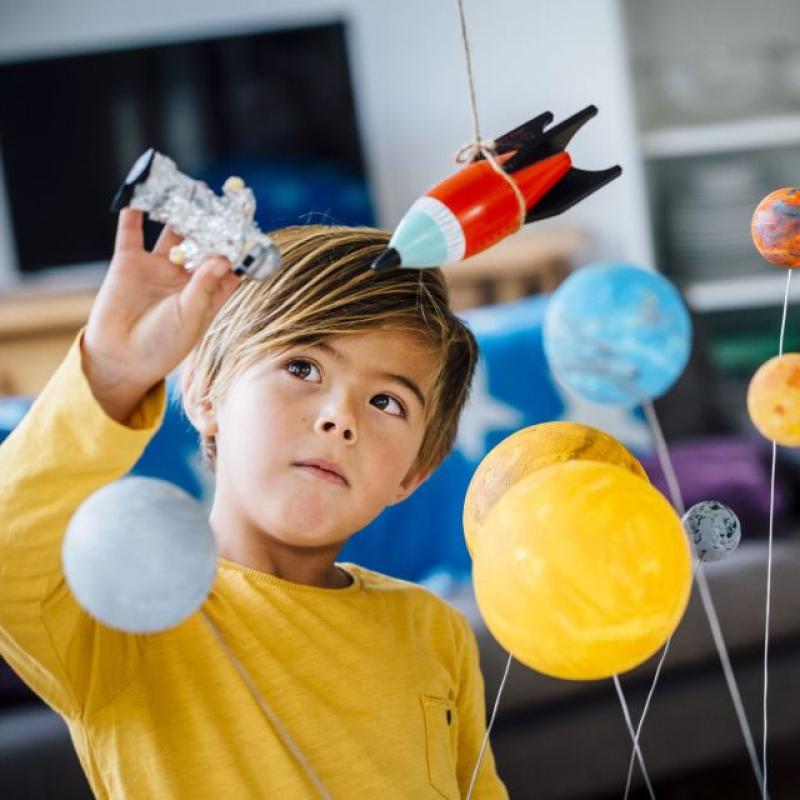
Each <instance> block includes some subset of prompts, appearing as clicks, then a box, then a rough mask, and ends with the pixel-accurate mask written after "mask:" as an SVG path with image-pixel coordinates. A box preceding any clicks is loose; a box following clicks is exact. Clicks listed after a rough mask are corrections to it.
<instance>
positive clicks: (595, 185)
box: [525, 166, 622, 224]
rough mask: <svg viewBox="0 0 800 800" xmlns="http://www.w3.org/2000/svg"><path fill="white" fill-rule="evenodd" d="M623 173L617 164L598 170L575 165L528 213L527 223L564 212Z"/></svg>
mask: <svg viewBox="0 0 800 800" xmlns="http://www.w3.org/2000/svg"><path fill="white" fill-rule="evenodd" d="M621 174H622V167H620V166H615V167H609V168H608V169H603V170H599V171H598V172H589V171H587V170H585V169H575V167H573V168H572V169H571V170H570V171H569V172H568V173H567V174H566V175H565V176H564V177H563V178H562V179H561V180H560V181H559V182H558V183H557V184H556V186H555V187H554V188H553V189H552V191H550V192H548V193H547V194H546V195H545V196H544V197H543V198H542V199H541V200H540V201H539V202H538V203H537V204H536V205H535V206H534V207H533V208H532V209H531V210H530V211H529V212H528V214H527V216H526V217H525V223H526V224H527V223H529V222H535V221H536V220H539V219H547V217H555V216H556V215H558V214H563V213H564V212H565V211H566V210H567V209H568V208H572V206H574V205H575V204H576V203H578V202H580V201H581V200H583V199H584V197H588V196H589V195H590V194H592V192H596V191H597V190H598V189H599V188H600V187H601V186H605V185H606V184H607V183H610V182H611V181H613V180H614V178H618V177H619V176H620V175H621Z"/></svg>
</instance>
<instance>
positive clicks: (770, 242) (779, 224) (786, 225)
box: [751, 187, 800, 267]
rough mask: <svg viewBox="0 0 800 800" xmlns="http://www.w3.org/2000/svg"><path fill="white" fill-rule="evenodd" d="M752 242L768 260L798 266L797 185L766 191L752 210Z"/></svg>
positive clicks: (799, 215) (799, 212)
mask: <svg viewBox="0 0 800 800" xmlns="http://www.w3.org/2000/svg"><path fill="white" fill-rule="evenodd" d="M751 232H752V235H753V243H754V244H755V246H756V249H757V250H758V252H759V253H761V255H762V256H763V257H764V258H765V259H766V260H767V261H769V262H771V263H773V264H777V265H778V266H780V267H798V266H800V189H795V188H792V187H787V188H785V189H778V190H776V191H774V192H772V193H771V194H768V195H767V196H766V197H765V198H764V199H763V200H762V201H761V202H760V203H759V204H758V207H757V208H756V210H755V213H754V214H753V222H752V225H751Z"/></svg>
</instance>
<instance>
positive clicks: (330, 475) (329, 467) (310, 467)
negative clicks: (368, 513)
mask: <svg viewBox="0 0 800 800" xmlns="http://www.w3.org/2000/svg"><path fill="white" fill-rule="evenodd" d="M294 466H295V467H300V468H301V469H303V470H306V471H307V472H309V473H310V474H312V475H316V476H317V477H318V478H321V479H322V480H325V481H329V482H330V483H337V484H339V485H340V486H349V485H350V482H349V481H348V480H347V478H345V476H344V474H343V473H342V470H341V469H340V468H339V467H338V466H337V465H336V464H334V463H333V462H332V461H324V460H322V459H318V458H314V459H311V460H310V461H298V462H296V463H295V464H294Z"/></svg>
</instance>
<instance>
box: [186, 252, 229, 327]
mask: <svg viewBox="0 0 800 800" xmlns="http://www.w3.org/2000/svg"><path fill="white" fill-rule="evenodd" d="M238 285H239V278H237V277H236V275H234V273H233V272H232V271H231V268H230V262H229V261H228V260H227V259H226V258H223V257H221V256H219V257H214V258H210V259H208V260H207V261H204V262H203V263H202V264H201V265H200V266H199V267H198V268H197V269H196V270H195V271H194V273H193V274H192V277H191V278H190V279H189V282H188V283H187V284H186V285H185V286H184V287H183V290H182V291H181V294H180V297H179V299H178V303H179V305H180V309H181V318H182V319H183V321H184V323H185V324H186V326H187V327H188V328H190V329H191V331H192V333H194V334H197V335H199V334H200V333H202V332H203V331H204V330H205V329H206V328H207V327H208V326H209V325H210V324H211V320H213V319H214V316H215V314H216V313H217V311H219V310H220V308H222V305H223V304H224V302H225V301H226V300H227V299H228V297H229V296H230V295H231V293H232V292H233V290H234V289H235V288H236V287H237V286H238Z"/></svg>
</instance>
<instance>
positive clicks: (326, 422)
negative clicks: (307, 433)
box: [314, 417, 356, 444]
mask: <svg viewBox="0 0 800 800" xmlns="http://www.w3.org/2000/svg"><path fill="white" fill-rule="evenodd" d="M314 429H315V430H316V432H317V433H326V434H339V435H340V436H341V437H342V438H343V439H344V440H345V441H346V442H348V443H350V444H352V443H354V442H355V441H356V426H355V424H353V423H352V421H350V420H339V421H338V422H337V421H336V420H333V419H331V418H330V417H320V418H319V419H318V420H317V422H316V424H315V425H314Z"/></svg>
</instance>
